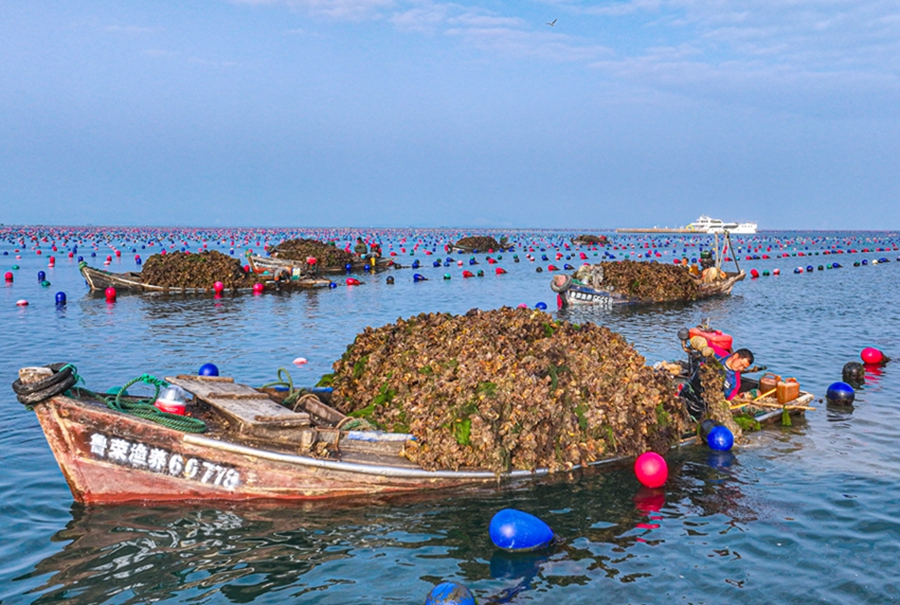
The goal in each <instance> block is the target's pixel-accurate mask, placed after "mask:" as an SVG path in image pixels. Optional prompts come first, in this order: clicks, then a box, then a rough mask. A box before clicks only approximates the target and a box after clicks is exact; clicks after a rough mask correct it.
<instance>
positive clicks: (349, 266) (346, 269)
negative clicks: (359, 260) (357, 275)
mask: <svg viewBox="0 0 900 605" xmlns="http://www.w3.org/2000/svg"><path fill="white" fill-rule="evenodd" d="M352 269H353V265H351V264H350V263H347V264H346V265H344V271H346V272H347V273H350V271H351V270H352Z"/></svg>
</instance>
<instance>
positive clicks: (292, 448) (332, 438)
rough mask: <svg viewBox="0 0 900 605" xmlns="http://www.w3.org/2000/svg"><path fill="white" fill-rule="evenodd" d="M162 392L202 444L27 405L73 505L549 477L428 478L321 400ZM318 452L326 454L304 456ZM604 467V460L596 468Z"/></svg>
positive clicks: (178, 379)
mask: <svg viewBox="0 0 900 605" xmlns="http://www.w3.org/2000/svg"><path fill="white" fill-rule="evenodd" d="M27 370H29V369H25V370H23V372H25V371H27ZM31 370H33V368H32V369H31ZM21 374H22V372H20V375H21ZM166 381H167V382H169V383H170V384H174V385H178V386H181V387H183V388H184V389H185V390H187V391H188V392H189V393H192V394H193V396H194V404H193V405H192V406H190V407H189V409H191V415H192V416H195V417H197V418H201V419H203V420H204V421H205V422H206V423H207V427H208V430H207V432H206V433H204V434H195V433H184V432H181V431H178V430H175V429H173V428H167V427H165V426H161V425H160V424H157V423H155V422H151V421H149V420H145V419H143V418H139V417H137V416H133V415H130V414H125V413H122V412H120V411H117V410H114V409H110V408H109V407H108V406H107V405H106V403H105V402H103V401H102V400H100V399H99V398H97V397H91V396H89V395H85V394H82V395H81V396H78V397H75V396H66V395H64V394H57V395H55V396H52V397H50V398H48V399H46V400H43V401H41V402H40V403H37V404H35V405H34V411H35V413H36V415H37V418H38V421H39V422H40V424H41V428H42V429H43V431H44V434H45V436H46V437H47V442H48V443H49V445H50V449H51V450H52V451H53V454H54V456H55V457H56V460H57V462H58V463H59V466H60V469H62V472H63V475H64V476H65V478H66V481H67V482H68V484H69V487H70V489H71V490H72V495H73V496H74V497H75V499H76V500H77V501H79V502H84V503H113V502H127V501H137V500H140V501H170V500H251V499H268V500H312V499H321V498H336V497H350V496H362V495H374V494H389V493H402V492H411V491H418V490H424V489H436V488H447V487H454V486H461V485H464V484H474V483H496V482H497V481H498V480H506V481H509V480H516V479H524V478H529V477H535V476H542V475H546V474H547V471H546V470H540V469H539V470H537V471H535V472H531V471H512V472H510V473H508V474H506V475H504V476H502V477H498V476H497V475H496V474H494V473H493V472H490V471H485V470H476V469H473V470H459V471H428V470H425V469H422V468H421V467H419V466H417V465H415V464H413V463H412V462H410V461H409V460H407V459H406V458H404V457H402V456H401V455H400V452H401V449H402V448H403V446H404V444H405V443H406V441H407V440H409V439H412V436H411V435H406V434H397V433H383V432H376V431H353V430H342V428H341V425H342V423H344V422H345V421H346V420H347V417H345V416H344V415H343V414H341V413H340V412H338V411H337V410H335V409H333V408H330V407H329V406H327V405H325V404H324V403H322V402H321V401H318V400H314V399H312V398H310V399H308V400H307V401H305V402H304V403H303V408H304V411H293V410H291V409H288V408H287V407H284V406H282V405H280V404H278V403H276V402H275V401H274V400H273V399H272V396H273V394H272V393H271V392H263V391H261V390H257V389H254V388H252V387H249V386H246V385H242V384H238V383H235V382H234V381H233V380H232V379H230V378H223V377H200V376H184V375H182V376H175V377H171V378H166ZM316 444H325V445H326V446H327V449H328V450H329V451H330V452H331V454H330V455H328V456H326V457H316V456H313V455H312V454H311V452H312V451H314V450H315V447H316ZM608 462H613V460H605V461H602V462H600V463H608ZM600 463H598V464H600Z"/></svg>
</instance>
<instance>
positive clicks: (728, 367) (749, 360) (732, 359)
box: [713, 347, 753, 401]
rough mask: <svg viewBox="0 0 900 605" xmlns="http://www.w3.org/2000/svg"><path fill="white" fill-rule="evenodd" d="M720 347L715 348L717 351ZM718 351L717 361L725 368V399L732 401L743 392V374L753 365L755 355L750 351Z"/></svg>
mask: <svg viewBox="0 0 900 605" xmlns="http://www.w3.org/2000/svg"><path fill="white" fill-rule="evenodd" d="M716 348H718V347H713V350H715V349H716ZM720 351H721V352H722V353H721V354H719V352H718V351H716V359H718V360H719V363H721V364H722V367H723V368H725V384H724V389H725V399H727V400H728V401H731V400H732V399H734V398H735V397H737V395H738V394H739V393H740V392H741V372H743V371H744V370H746V369H747V368H749V367H750V366H751V365H753V353H752V352H751V351H750V349H738V350H737V351H735V352H734V353H729V352H728V351H725V350H722V349H720Z"/></svg>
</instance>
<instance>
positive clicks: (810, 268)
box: [806, 265, 815, 273]
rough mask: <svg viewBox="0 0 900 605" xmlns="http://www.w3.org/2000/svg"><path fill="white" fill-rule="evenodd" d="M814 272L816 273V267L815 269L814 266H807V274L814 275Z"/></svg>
mask: <svg viewBox="0 0 900 605" xmlns="http://www.w3.org/2000/svg"><path fill="white" fill-rule="evenodd" d="M813 271H815V267H813V266H812V265H806V272H807V273H812V272H813Z"/></svg>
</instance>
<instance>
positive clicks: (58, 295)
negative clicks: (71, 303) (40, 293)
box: [56, 292, 66, 305]
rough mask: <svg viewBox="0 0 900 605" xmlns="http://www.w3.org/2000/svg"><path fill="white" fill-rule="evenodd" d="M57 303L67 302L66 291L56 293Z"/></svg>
mask: <svg viewBox="0 0 900 605" xmlns="http://www.w3.org/2000/svg"><path fill="white" fill-rule="evenodd" d="M56 304H57V305H64V304H66V293H65V292H57V293H56Z"/></svg>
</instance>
